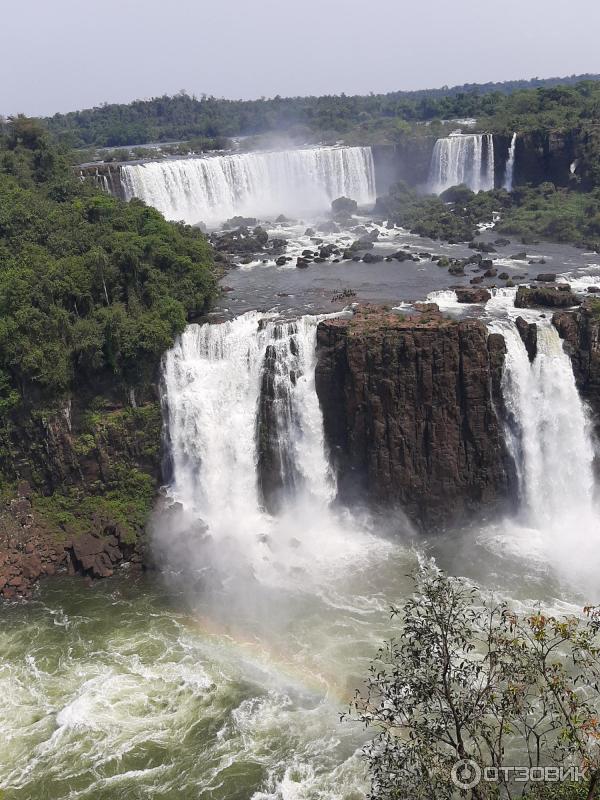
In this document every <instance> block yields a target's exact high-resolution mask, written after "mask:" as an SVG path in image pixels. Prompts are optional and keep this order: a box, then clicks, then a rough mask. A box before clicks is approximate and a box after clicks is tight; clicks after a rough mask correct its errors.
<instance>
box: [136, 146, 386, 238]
mask: <svg viewBox="0 0 600 800" xmlns="http://www.w3.org/2000/svg"><path fill="white" fill-rule="evenodd" d="M121 179H122V183H123V187H124V191H125V196H126V198H127V199H128V200H129V199H131V198H133V197H139V198H140V199H142V200H144V202H146V203H148V205H151V206H154V207H155V208H157V209H158V210H159V211H161V212H162V213H163V214H164V215H165V217H166V218H167V219H171V220H183V221H185V222H187V223H189V224H195V223H198V222H204V223H206V224H207V225H217V224H218V223H220V222H223V221H224V220H226V219H228V218H230V217H233V216H236V215H242V216H253V217H270V216H278V215H279V214H286V215H288V214H291V215H303V214H309V213H319V212H323V211H328V210H329V208H330V204H331V201H332V200H335V199H336V198H338V197H341V196H342V195H344V196H346V197H350V198H352V199H353V200H356V202H357V203H358V204H359V205H368V204H370V203H373V202H374V200H375V171H374V166H373V155H372V152H371V148H370V147H312V148H305V149H300V150H285V151H280V152H270V153H245V154H238V155H225V156H212V157H209V158H183V159H176V160H165V161H156V162H148V163H146V164H135V165H132V164H129V165H125V166H123V167H122V168H121Z"/></svg>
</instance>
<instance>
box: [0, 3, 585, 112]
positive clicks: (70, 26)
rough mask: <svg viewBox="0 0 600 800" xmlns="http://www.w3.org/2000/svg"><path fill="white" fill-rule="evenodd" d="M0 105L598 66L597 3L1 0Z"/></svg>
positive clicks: (382, 88)
mask: <svg viewBox="0 0 600 800" xmlns="http://www.w3.org/2000/svg"><path fill="white" fill-rule="evenodd" d="M1 6H3V7H2V14H1V17H0V19H1V22H0V114H4V115H7V114H14V113H25V114H30V115H50V114H53V113H56V112H58V111H73V110H76V109H81V108H90V107H92V106H96V105H100V104H101V103H104V102H129V101H131V100H134V99H136V98H148V97H154V96H157V95H162V94H174V93H175V92H177V91H179V90H181V89H185V90H187V91H188V92H189V93H190V94H196V95H201V94H203V93H206V94H211V95H215V96H218V97H229V98H256V97H261V96H265V97H271V96H273V95H276V94H280V95H282V96H289V95H308V94H333V93H335V94H339V93H341V92H346V93H347V94H366V93H368V92H376V93H377V92H387V91H394V90H398V89H422V88H433V87H439V86H444V85H448V86H452V85H455V84H462V83H483V82H487V81H501V80H513V79H517V78H531V77H551V76H556V75H571V74H575V73H584V72H596V73H600V50H599V48H598V32H599V31H600V0H568V2H566V0H502V2H494V3H492V2H490V0H361V2H358V1H357V0H303V1H302V2H289V0H225V1H224V2H223V1H222V0H102V2H98V3H90V2H89V0H88V1H86V0H16V1H15V0H3V2H2V3H1Z"/></svg>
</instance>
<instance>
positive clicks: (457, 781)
mask: <svg viewBox="0 0 600 800" xmlns="http://www.w3.org/2000/svg"><path fill="white" fill-rule="evenodd" d="M450 774H451V776H452V783H453V784H454V785H455V786H457V787H458V788H459V789H472V788H473V787H474V786H477V784H478V783H479V781H480V780H481V767H480V766H479V764H477V762H475V761H473V760H472V759H470V758H463V759H462V760H461V761H457V762H456V764H455V765H454V766H453V767H452V772H451V773H450Z"/></svg>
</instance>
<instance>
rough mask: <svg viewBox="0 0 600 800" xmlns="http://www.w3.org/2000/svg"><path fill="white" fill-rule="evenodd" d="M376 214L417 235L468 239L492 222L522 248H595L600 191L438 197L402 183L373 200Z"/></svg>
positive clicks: (461, 191)
mask: <svg viewBox="0 0 600 800" xmlns="http://www.w3.org/2000/svg"><path fill="white" fill-rule="evenodd" d="M377 211H378V212H379V213H380V214H382V215H384V216H387V217H388V218H390V219H392V220H394V221H395V222H396V223H397V224H398V225H402V226H403V227H405V228H408V229H409V230H411V231H412V232H414V233H417V234H419V235H421V236H428V237H430V238H432V239H443V240H446V241H448V240H449V241H457V242H460V241H464V242H467V241H471V240H472V239H473V238H475V235H476V233H477V226H478V225H479V224H481V223H488V222H491V221H492V220H493V219H495V218H496V219H497V223H496V227H495V230H496V231H497V232H498V233H502V234H506V235H509V236H516V237H518V238H519V239H520V240H521V241H522V242H523V243H524V244H531V243H533V242H535V241H538V240H542V239H545V240H547V241H553V242H561V243H563V244H574V245H577V246H581V247H586V248H590V249H593V250H600V190H599V189H596V190H594V191H593V192H587V193H585V192H575V191H572V190H569V189H561V188H558V187H556V186H554V184H552V183H543V184H541V185H540V186H537V187H519V188H517V189H515V190H514V191H513V192H511V193H510V194H509V193H508V192H506V191H504V190H503V189H495V190H493V191H491V192H479V193H477V194H475V193H474V192H472V191H471V190H470V189H469V188H468V187H466V186H464V185H463V186H455V187H452V188H451V189H448V190H447V191H446V192H444V193H443V194H442V195H440V196H439V197H434V196H431V195H428V196H425V197H424V196H422V195H419V194H418V193H417V192H416V191H415V190H414V189H412V188H410V187H409V186H407V185H406V184H405V183H398V184H396V185H394V186H392V187H391V189H390V191H389V193H388V194H387V195H386V196H385V197H380V198H378V200H377Z"/></svg>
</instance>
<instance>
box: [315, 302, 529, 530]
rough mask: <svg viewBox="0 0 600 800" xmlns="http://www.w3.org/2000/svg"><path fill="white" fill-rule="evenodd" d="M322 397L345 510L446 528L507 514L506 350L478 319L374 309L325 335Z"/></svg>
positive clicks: (338, 322)
mask: <svg viewBox="0 0 600 800" xmlns="http://www.w3.org/2000/svg"><path fill="white" fill-rule="evenodd" d="M317 341H318V365H317V370H316V386H317V393H318V395H319V400H320V403H321V407H322V410H323V415H324V425H325V433H326V438H327V443H328V446H329V449H330V451H331V457H332V459H333V463H334V465H335V468H336V471H337V474H338V481H339V495H340V498H341V499H342V500H343V501H346V502H352V501H353V500H355V499H357V498H362V499H364V500H365V501H368V502H369V503H371V504H374V505H375V506H376V507H377V506H378V507H393V506H398V507H400V508H401V509H402V510H403V511H404V512H405V513H406V514H407V515H408V516H409V518H411V519H412V520H413V521H414V522H415V523H417V525H418V526H420V527H421V528H425V529H431V528H443V527H445V526H447V525H451V524H453V523H457V522H459V521H462V520H465V519H467V518H470V517H472V516H474V515H481V514H484V515H485V514H490V513H492V511H493V510H494V509H496V508H498V507H500V506H501V505H503V504H505V503H507V502H508V501H509V499H510V497H511V495H512V488H513V485H514V478H513V466H512V462H511V460H510V458H509V455H508V453H507V450H506V446H505V443H504V437H503V434H502V430H501V424H500V422H499V417H498V411H499V407H500V405H501V394H500V381H501V375H502V366H503V361H504V353H505V345H504V340H503V338H502V337H501V336H499V335H489V334H488V332H487V330H486V328H485V326H484V325H483V324H482V323H481V322H479V321H476V320H466V321H461V322H455V321H451V320H445V319H442V318H441V316H439V315H436V314H435V313H434V314H433V315H428V314H424V315H422V316H421V317H420V318H419V319H402V318H401V317H400V316H398V315H397V314H394V313H386V312H383V311H381V310H373V309H368V310H366V311H365V310H363V311H361V312H359V313H358V314H356V315H355V316H354V318H353V319H351V320H346V319H332V320H326V321H323V322H321V323H320V325H319V328H318V339H317Z"/></svg>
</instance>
